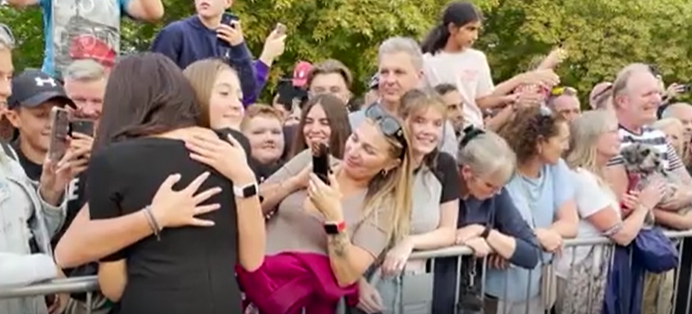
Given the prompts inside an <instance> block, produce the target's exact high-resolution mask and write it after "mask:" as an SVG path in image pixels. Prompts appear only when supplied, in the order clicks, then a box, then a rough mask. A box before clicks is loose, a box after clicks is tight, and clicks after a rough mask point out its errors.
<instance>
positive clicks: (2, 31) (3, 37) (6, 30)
mask: <svg viewBox="0 0 692 314" xmlns="http://www.w3.org/2000/svg"><path fill="white" fill-rule="evenodd" d="M0 41H5V42H6V44H7V45H10V46H14V44H15V39H14V35H13V34H12V30H11V29H10V27H9V26H7V25H5V24H2V23H0Z"/></svg>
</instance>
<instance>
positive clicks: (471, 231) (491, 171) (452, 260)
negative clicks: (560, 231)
mask: <svg viewBox="0 0 692 314" xmlns="http://www.w3.org/2000/svg"><path fill="white" fill-rule="evenodd" d="M515 166H516V156H515V154H514V152H513V151H512V150H511V149H510V147H509V145H507V142H505V140H504V139H502V138H501V137H500V136H498V135H497V134H495V133H493V132H490V131H483V130H481V129H478V128H475V127H472V126H470V127H467V128H466V129H465V130H464V135H463V137H462V138H461V140H460V143H459V153H458V156H457V169H458V176H459V183H460V189H459V194H460V200H459V213H458V220H457V226H456V228H457V230H456V238H455V240H456V241H455V244H456V245H465V246H467V247H469V248H470V249H471V250H472V253H473V255H472V256H471V255H466V256H465V257H463V258H462V259H461V265H459V264H458V263H459V261H458V258H457V257H448V258H438V259H436V260H435V264H434V267H435V281H434V283H435V285H434V289H433V313H435V314H452V313H459V311H461V313H480V312H481V311H482V310H483V309H484V308H485V313H491V314H494V313H495V307H494V305H495V304H494V303H495V301H494V300H492V299H489V298H487V295H483V294H482V292H483V289H482V287H483V285H484V282H483V279H484V278H485V275H484V274H483V272H484V265H483V264H484V263H483V258H490V260H500V259H502V260H508V261H509V262H510V263H511V264H512V265H515V266H517V267H521V268H527V269H533V268H534V267H535V266H536V264H537V263H538V256H539V254H540V249H539V244H538V241H537V240H536V236H535V235H534V234H533V231H532V230H531V228H530V227H529V225H528V224H527V223H526V221H524V219H522V217H521V214H520V213H519V211H518V210H517V207H516V206H515V205H514V201H513V200H512V198H511V197H510V195H509V192H508V191H507V189H505V188H504V187H503V186H504V185H505V184H506V183H507V181H509V179H510V178H511V176H512V174H513V173H514V169H515ZM457 269H460V270H461V272H460V273H459V274H457V272H458V270H457ZM457 278H459V280H460V281H459V282H457ZM457 287H458V288H459V289H458V290H457ZM486 291H487V290H486ZM457 292H458V293H459V294H458V295H455V294H456V293H457ZM457 297H458V298H459V299H458V300H459V304H456V300H457ZM498 313H502V312H498Z"/></svg>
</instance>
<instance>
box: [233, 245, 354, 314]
mask: <svg viewBox="0 0 692 314" xmlns="http://www.w3.org/2000/svg"><path fill="white" fill-rule="evenodd" d="M236 273H237V278H238V283H239V284H240V287H241V289H242V290H244V292H245V296H246V299H247V301H249V302H251V303H252V304H254V305H255V306H256V307H257V308H258V309H259V310H260V312H261V313H270V314H297V313H300V311H301V309H303V308H305V313H306V314H334V312H335V311H336V306H337V304H338V302H339V300H340V299H341V298H343V297H346V302H347V304H348V305H349V306H355V305H357V303H358V285H357V284H353V285H350V286H348V287H339V285H338V284H337V282H336V278H334V275H333V274H332V268H331V265H330V263H329V257H328V256H324V255H321V254H315V253H293V252H286V253H280V254H277V255H270V256H266V257H265V258H264V263H263V264H262V266H260V268H259V269H257V270H256V271H254V272H248V271H245V270H243V269H242V267H240V266H236Z"/></svg>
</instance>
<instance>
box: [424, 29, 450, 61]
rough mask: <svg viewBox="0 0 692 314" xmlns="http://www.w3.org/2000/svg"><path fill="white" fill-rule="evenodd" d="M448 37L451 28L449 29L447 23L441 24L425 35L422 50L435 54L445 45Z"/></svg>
mask: <svg viewBox="0 0 692 314" xmlns="http://www.w3.org/2000/svg"><path fill="white" fill-rule="evenodd" d="M448 39H449V30H448V29H447V25H444V24H439V25H437V26H436V27H435V28H433V29H432V30H431V31H430V33H428V35H427V36H425V39H424V40H423V43H422V44H421V50H422V51H423V53H431V54H435V53H437V52H438V51H440V50H442V48H444V47H445V45H446V44H447V40H448Z"/></svg>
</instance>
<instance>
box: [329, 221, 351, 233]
mask: <svg viewBox="0 0 692 314" xmlns="http://www.w3.org/2000/svg"><path fill="white" fill-rule="evenodd" d="M344 230H346V223H345V222H344V221H341V222H326V223H324V232H326V233H327V234H329V235H334V234H339V233H342V232H344Z"/></svg>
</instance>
